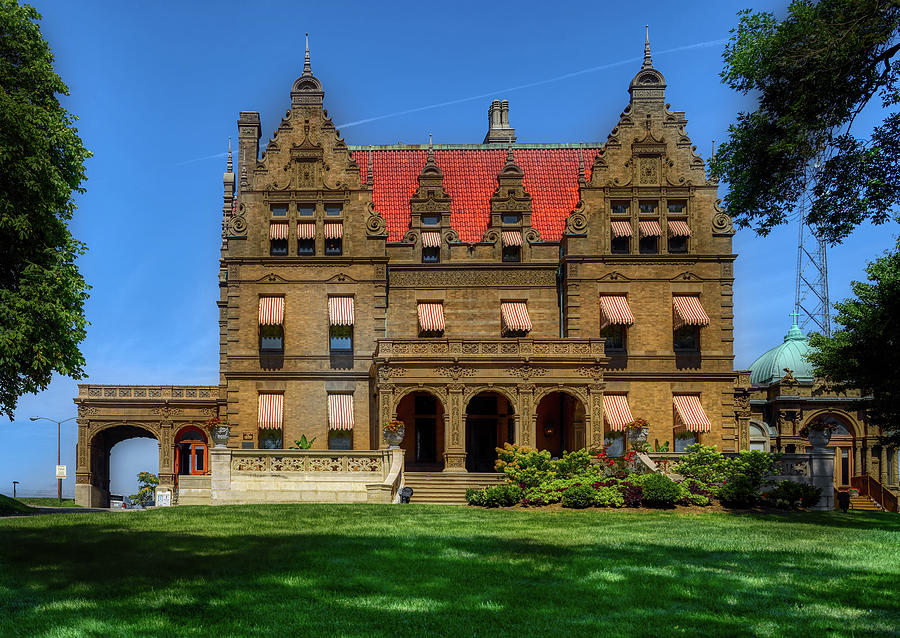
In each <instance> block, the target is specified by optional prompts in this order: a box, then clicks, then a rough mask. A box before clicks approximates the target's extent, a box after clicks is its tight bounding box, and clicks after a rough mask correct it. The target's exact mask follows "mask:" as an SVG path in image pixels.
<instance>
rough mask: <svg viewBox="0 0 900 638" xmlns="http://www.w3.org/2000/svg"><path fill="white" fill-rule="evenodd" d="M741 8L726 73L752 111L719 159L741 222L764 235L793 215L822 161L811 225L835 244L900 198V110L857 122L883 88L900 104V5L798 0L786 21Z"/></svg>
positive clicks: (718, 170) (890, 101)
mask: <svg viewBox="0 0 900 638" xmlns="http://www.w3.org/2000/svg"><path fill="white" fill-rule="evenodd" d="M740 15H741V17H740V22H739V25H738V27H737V29H734V30H732V34H733V35H732V38H731V41H730V42H729V44H728V45H727V46H726V49H725V52H724V54H723V58H724V61H725V69H724V71H723V72H722V79H723V81H724V82H725V83H726V84H727V85H729V86H730V87H731V88H733V89H735V90H738V91H740V92H742V93H745V94H748V95H750V96H752V97H754V98H755V99H756V101H757V108H756V110H755V111H753V112H749V113H747V112H744V113H740V114H739V115H738V117H737V122H736V123H735V124H733V125H732V126H731V127H730V128H729V139H728V140H727V141H726V142H725V144H723V145H722V146H721V147H720V148H719V153H718V155H717V156H716V158H715V161H714V162H713V172H714V173H715V174H716V175H717V176H718V177H720V178H722V179H724V180H725V181H727V182H728V186H729V189H730V190H729V193H728V194H727V195H726V196H725V202H724V203H725V207H726V208H727V209H728V210H729V212H730V213H731V214H732V216H733V218H734V220H735V222H736V223H737V224H739V225H741V226H745V227H747V226H750V227H753V228H755V229H756V231H757V232H759V233H760V234H762V235H766V234H768V233H769V232H770V231H771V230H772V229H773V228H774V227H775V226H777V225H779V224H781V223H784V222H785V221H787V220H788V218H789V217H790V215H791V213H792V211H793V210H794V209H795V207H796V205H797V204H798V202H799V201H800V198H801V196H802V195H803V193H804V191H805V189H806V187H807V182H806V178H805V174H806V173H807V170H806V169H807V167H809V166H810V165H811V163H812V162H813V161H814V160H815V158H817V157H818V158H820V159H822V160H823V161H822V163H821V167H820V173H819V174H818V176H817V178H816V179H815V183H814V187H813V191H812V195H811V197H812V205H811V206H810V208H809V209H808V211H807V221H808V222H809V223H811V224H815V225H817V226H818V228H819V232H820V233H821V236H822V237H823V238H825V239H826V240H827V241H830V242H839V241H841V240H842V239H843V238H845V237H846V236H847V235H849V234H850V232H851V231H852V230H853V229H854V228H855V227H856V226H857V225H858V224H860V223H861V222H863V221H866V220H869V221H872V222H873V223H875V224H881V223H884V222H886V221H889V220H890V219H891V218H892V217H893V216H894V215H895V213H893V212H892V210H893V208H894V207H895V206H896V205H897V204H898V203H900V166H898V159H900V116H898V113H896V112H894V113H891V114H890V115H888V116H887V117H886V118H885V119H884V121H883V122H882V123H881V124H879V125H878V126H876V127H875V128H874V130H873V131H872V134H871V136H870V137H869V138H868V139H860V138H858V137H856V136H855V135H854V133H853V132H852V131H851V129H852V125H853V122H854V120H855V118H856V117H857V115H858V114H859V113H860V112H861V111H862V109H863V108H865V107H866V106H867V105H868V104H869V103H870V102H872V100H873V98H875V97H876V96H880V98H881V101H882V104H883V106H885V107H888V108H890V107H894V106H896V105H897V104H898V102H900V95H898V90H897V79H898V74H900V62H898V61H897V60H895V59H894V58H895V56H896V55H897V53H898V50H900V44H898V43H897V36H898V29H900V1H898V0H819V1H817V2H814V1H812V0H795V1H794V2H792V3H791V4H790V5H789V7H788V10H787V15H786V17H785V18H784V19H783V20H781V21H779V20H777V19H776V17H775V16H774V14H772V13H765V12H751V11H744V12H742V13H741V14H740Z"/></svg>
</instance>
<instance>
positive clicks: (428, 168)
mask: <svg viewBox="0 0 900 638" xmlns="http://www.w3.org/2000/svg"><path fill="white" fill-rule="evenodd" d="M423 177H436V178H439V179H443V178H444V172H443V171H442V170H441V167H440V166H438V165H437V162H436V161H435V159H434V144H433V143H432V141H431V133H429V134H428V159H426V160H425V166H423V167H422V171H421V172H420V173H419V184H421V183H422V178H423Z"/></svg>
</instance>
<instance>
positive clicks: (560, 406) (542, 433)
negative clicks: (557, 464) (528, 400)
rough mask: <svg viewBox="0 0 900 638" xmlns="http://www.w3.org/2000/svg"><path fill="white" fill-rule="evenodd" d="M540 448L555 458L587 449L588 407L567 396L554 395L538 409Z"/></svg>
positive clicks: (547, 396) (560, 393) (564, 394)
mask: <svg viewBox="0 0 900 638" xmlns="http://www.w3.org/2000/svg"><path fill="white" fill-rule="evenodd" d="M536 416H537V435H536V439H535V440H536V446H535V447H537V448H538V449H539V450H549V451H550V454H551V455H552V456H554V457H557V458H558V457H561V456H562V455H563V452H564V451H569V452H571V451H573V450H580V449H581V448H583V447H585V412H584V404H583V403H582V402H581V401H579V400H578V399H577V398H575V397H573V396H572V395H571V394H568V393H567V392H562V391H559V392H551V393H549V394H547V395H546V396H544V397H543V398H542V399H541V401H540V403H538V407H537V412H536Z"/></svg>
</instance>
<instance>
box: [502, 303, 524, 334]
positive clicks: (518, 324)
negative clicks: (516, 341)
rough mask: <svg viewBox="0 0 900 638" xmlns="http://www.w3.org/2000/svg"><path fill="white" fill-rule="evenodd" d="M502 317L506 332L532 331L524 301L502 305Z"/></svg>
mask: <svg viewBox="0 0 900 638" xmlns="http://www.w3.org/2000/svg"><path fill="white" fill-rule="evenodd" d="M500 317H501V319H502V320H503V331H504V332H528V331H530V330H531V319H529V318H528V308H527V307H526V304H525V302H524V301H507V302H503V303H501V304H500Z"/></svg>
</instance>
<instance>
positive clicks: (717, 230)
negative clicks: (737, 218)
mask: <svg viewBox="0 0 900 638" xmlns="http://www.w3.org/2000/svg"><path fill="white" fill-rule="evenodd" d="M720 201H722V200H716V205H715V208H716V214H715V215H713V220H712V230H713V234H714V235H734V232H735V231H734V225H733V224H732V223H731V216H730V215H729V214H728V213H726V212H725V211H724V210H722V209H721V208H719V202H720Z"/></svg>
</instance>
